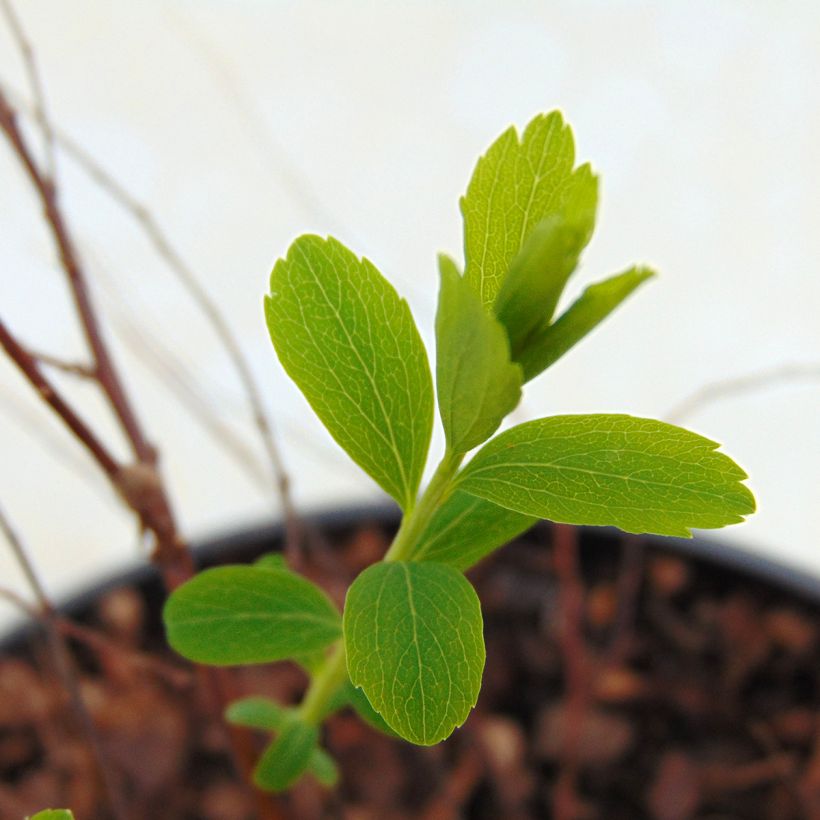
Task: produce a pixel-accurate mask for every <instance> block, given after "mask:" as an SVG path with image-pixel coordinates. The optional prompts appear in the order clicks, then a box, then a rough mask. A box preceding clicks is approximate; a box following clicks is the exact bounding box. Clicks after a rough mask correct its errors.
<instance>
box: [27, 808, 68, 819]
mask: <svg viewBox="0 0 820 820" xmlns="http://www.w3.org/2000/svg"><path fill="white" fill-rule="evenodd" d="M29 820H74V815H73V814H72V813H71V812H70V811H69V810H68V809H43V811H38V812H37V814H35V815H33V816H32V817H31V818H29Z"/></svg>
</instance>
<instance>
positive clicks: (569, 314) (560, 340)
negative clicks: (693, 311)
mask: <svg viewBox="0 0 820 820" xmlns="http://www.w3.org/2000/svg"><path fill="white" fill-rule="evenodd" d="M654 275H655V272H654V271H652V270H650V269H649V268H644V267H633V268H630V269H629V270H627V271H624V272H623V273H619V274H617V275H616V276H612V277H610V278H609V279H605V280H604V281H603V282H598V283H597V284H595V285H590V286H589V287H588V288H587V289H586V290H585V291H584V292H583V293H582V294H581V296H580V297H579V298H578V299H576V301H575V302H573V303H572V305H571V306H570V307H569V308H568V309H567V310H566V311H565V312H564V313H562V314H561V316H559V317H558V319H557V320H556V321H555V322H553V323H552V324H551V325H548V326H546V327H544V328H543V329H541V330H540V331H538V332H537V333H535V334H534V335H533V336H531V337H530V338H529V340H528V341H527V346H526V348H525V350H524V351H523V353H522V355H521V356H520V358H519V359H518V361H519V362H520V363H521V366H522V367H523V368H524V379H525V380H526V381H529V380H530V379H532V378H535V376H537V375H538V374H539V373H541V372H543V371H544V370H546V369H547V368H548V367H549V366H550V365H551V364H553V363H554V362H556V361H557V360H558V359H560V358H561V356H563V355H564V354H565V353H566V352H567V351H568V350H569V349H570V348H572V347H573V346H574V345H575V344H577V343H578V342H579V341H580V340H581V339H583V338H584V336H586V335H587V334H588V333H589V332H590V331H591V330H593V329H594V328H595V327H597V325H599V324H600V323H601V322H602V321H603V320H604V319H606V317H607V316H609V314H610V313H612V311H613V310H615V308H616V307H618V305H620V304H621V302H623V301H624V299H626V297H627V296H629V294H630V293H632V291H634V290H635V289H636V288H637V287H639V286H640V285H641V284H643V283H644V282H645V281H646V280H647V279H651V278H652V277H653V276H654Z"/></svg>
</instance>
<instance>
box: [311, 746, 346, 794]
mask: <svg viewBox="0 0 820 820" xmlns="http://www.w3.org/2000/svg"><path fill="white" fill-rule="evenodd" d="M308 771H309V772H310V773H311V774H312V775H313V776H314V777H315V778H316V779H317V780H318V781H319V783H321V784H322V785H323V786H327V787H332V786H335V785H336V784H337V783H338V782H339V768H338V766H336V761H335V760H334V759H333V758H332V757H331V756H330V755H329V754H328V753H327V752H326V751H325V750H324V749H322V748H320V747H319V746H317V747H316V748H315V749H314V750H313V752H312V753H311V755H310V760H309V761H308Z"/></svg>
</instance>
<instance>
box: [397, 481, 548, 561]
mask: <svg viewBox="0 0 820 820" xmlns="http://www.w3.org/2000/svg"><path fill="white" fill-rule="evenodd" d="M537 521H538V519H537V518H534V517H533V516H531V515H523V514H521V513H518V512H514V511H513V510H508V509H506V508H505V507H499V506H498V505H497V504H492V503H491V502H489V501H486V500H485V499H483V498H479V497H478V496H474V495H470V494H469V493H465V492H462V491H461V490H456V491H455V492H454V493H452V495H451V496H450V497H449V498H448V499H447V500H446V501H445V502H444V504H442V505H441V507H440V508H439V509H438V511H437V512H436V513H435V515H434V516H433V518H432V519H431V520H430V523H429V524H428V525H427V527H426V528H425V530H424V531H423V532H422V534H421V536H419V540H418V542H417V543H416V545H415V547H414V548H413V551H412V552H411V553H410V554H409V556H408V558H407V560H408V561H432V562H434V563H438V564H448V565H449V566H451V567H455V568H456V569H459V570H461V571H462V572H463V571H465V570H468V569H469V568H470V567H471V566H473V565H474V564H476V563H477V562H478V561H480V560H481V559H482V558H484V557H485V556H487V555H489V554H490V553H491V552H493V551H494V550H496V549H498V548H499V547H502V546H504V544H508V543H509V542H510V541H512V540H513V538H515V537H516V536H518V535H521V533H522V532H524V531H526V530H528V529H529V528H530V527H531V526H533V524H535V523H536V522H537Z"/></svg>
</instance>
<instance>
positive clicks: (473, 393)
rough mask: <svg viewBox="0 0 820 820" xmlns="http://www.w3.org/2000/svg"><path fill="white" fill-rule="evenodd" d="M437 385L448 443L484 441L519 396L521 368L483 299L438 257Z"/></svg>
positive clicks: (462, 446) (463, 447)
mask: <svg viewBox="0 0 820 820" xmlns="http://www.w3.org/2000/svg"><path fill="white" fill-rule="evenodd" d="M439 267H440V269H441V290H440V291H439V302H438V312H437V313H436V390H437V392H438V404H439V410H440V412H441V420H442V424H443V426H444V433H445V436H446V439H447V445H448V448H449V449H450V450H451V451H452V452H454V453H466V452H467V451H468V450H472V449H473V447H476V446H478V445H479V444H482V443H483V442H485V441H486V440H487V439H488V438H489V437H490V436H491V435H492V434H493V433H494V432H495V431H496V430H497V429H498V426H499V425H500V424H501V422H502V420H503V419H504V417H505V416H506V415H507V413H509V412H510V411H511V410H513V409H514V408H515V406H516V405H517V404H518V402H519V400H520V399H521V368H520V367H519V366H518V365H517V364H513V363H512V362H511V361H510V345H509V342H508V341H507V337H506V334H505V333H504V328H503V327H502V326H501V324H500V323H499V322H498V321H497V320H496V319H495V318H494V317H493V316H491V315H490V314H489V313H488V312H487V311H485V310H484V307H483V306H482V304H481V300H480V299H479V298H478V296H477V295H476V294H475V293H474V292H473V290H472V289H471V288H470V286H469V284H467V282H466V281H465V280H464V279H463V278H462V277H461V275H460V274H459V272H458V269H457V268H456V266H455V263H454V262H453V261H452V260H451V259H450V258H449V257H446V256H443V255H442V256H440V257H439Z"/></svg>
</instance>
